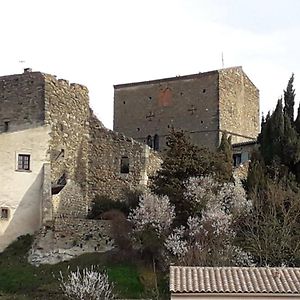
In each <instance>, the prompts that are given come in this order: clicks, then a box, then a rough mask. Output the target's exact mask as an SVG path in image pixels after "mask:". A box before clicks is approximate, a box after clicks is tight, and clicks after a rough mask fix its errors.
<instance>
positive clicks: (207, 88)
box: [114, 71, 219, 149]
mask: <svg viewBox="0 0 300 300" xmlns="http://www.w3.org/2000/svg"><path fill="white" fill-rule="evenodd" d="M172 128H175V129H182V130H184V131H186V132H187V133H188V134H189V135H190V137H191V139H192V141H194V142H195V143H197V144H198V145H202V146H207V147H210V148H215V147H216V146H217V145H218V142H219V140H218V72H217V71H212V72H207V73H199V74H194V75H188V76H182V77H180V76H179V77H174V78H166V79H161V80H152V81H148V82H141V83H132V84H122V85H116V86H115V94H114V130H115V131H118V132H120V133H123V134H125V135H127V136H130V137H133V138H134V139H136V140H137V141H139V142H142V143H146V141H147V136H148V135H150V136H152V138H153V137H154V135H155V134H157V135H158V136H159V144H160V149H164V148H165V146H166V137H167V136H168V134H169V132H170V130H171V129H172Z"/></svg>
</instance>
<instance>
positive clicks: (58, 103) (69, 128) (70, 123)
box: [44, 75, 89, 192]
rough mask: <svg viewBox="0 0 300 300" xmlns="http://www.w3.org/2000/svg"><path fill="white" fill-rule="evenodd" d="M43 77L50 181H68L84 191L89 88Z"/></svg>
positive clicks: (52, 77) (47, 76) (85, 187)
mask: <svg viewBox="0 0 300 300" xmlns="http://www.w3.org/2000/svg"><path fill="white" fill-rule="evenodd" d="M44 76H45V108H46V113H45V120H46V123H48V124H50V125H51V139H50V149H49V151H50V158H51V180H52V182H53V183H57V181H58V180H59V178H60V177H61V176H62V175H63V174H65V175H66V178H67V179H70V180H73V181H75V182H77V183H78V184H80V186H81V187H82V188H83V190H84V192H86V190H87V186H86V185H87V171H88V170H87V162H88V158H87V157H88V136H89V129H88V118H89V97H88V89H87V88H86V87H84V86H82V85H79V84H69V82H68V81H66V80H63V79H59V80H57V79H56V78H55V77H54V76H51V75H44Z"/></svg>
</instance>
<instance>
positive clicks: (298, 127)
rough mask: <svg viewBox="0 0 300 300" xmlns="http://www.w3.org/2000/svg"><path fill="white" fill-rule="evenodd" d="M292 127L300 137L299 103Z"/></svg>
mask: <svg viewBox="0 0 300 300" xmlns="http://www.w3.org/2000/svg"><path fill="white" fill-rule="evenodd" d="M294 126H295V129H296V131H297V133H298V135H300V103H299V106H298V113H297V118H296V120H295V123H294Z"/></svg>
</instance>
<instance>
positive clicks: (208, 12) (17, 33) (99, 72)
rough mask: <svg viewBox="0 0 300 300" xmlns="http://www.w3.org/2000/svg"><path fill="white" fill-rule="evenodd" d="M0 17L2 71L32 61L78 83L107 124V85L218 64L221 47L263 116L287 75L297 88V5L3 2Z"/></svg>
mask: <svg viewBox="0 0 300 300" xmlns="http://www.w3.org/2000/svg"><path fill="white" fill-rule="evenodd" d="M0 13H1V17H0V26H1V29H2V30H1V50H0V53H1V55H0V65H1V71H0V75H7V74H13V73H20V72H22V69H23V68H24V67H31V68H33V70H36V71H42V72H45V73H51V74H54V75H57V76H58V78H65V79H68V80H70V82H77V83H81V84H85V85H87V86H88V88H89V90H90V99H91V106H92V108H93V109H94V111H95V112H96V114H97V115H98V117H99V118H100V119H101V120H102V121H103V122H104V124H105V125H106V126H108V127H109V128H111V127H112V118H113V84H118V83H126V82H132V81H141V80H150V79H155V78H162V77H166V76H176V75H185V74H190V73H198V72H204V71H209V70H213V69H218V68H221V67H222V61H221V53H222V52H223V53H224V62H225V67H230V66H237V65H242V66H243V68H244V70H245V72H246V73H247V74H248V75H249V77H250V79H251V80H252V81H253V82H254V83H255V84H256V86H257V87H258V88H259V89H260V94H261V110H262V111H263V112H267V111H268V110H270V109H273V108H274V106H275V104H276V101H277V99H278V98H279V97H280V96H281V95H282V91H283V89H284V88H285V87H286V84H287V81H288V79H289V77H290V75H291V73H292V72H294V73H295V87H296V93H297V91H298V90H300V60H299V53H300V42H299V37H300V18H299V15H300V1H296V0H294V1H293V0H286V1H277V0H273V1H271V0H260V1H258V0H252V1H246V0H151V1H148V0H147V1H146V0H126V1H125V0H107V1H101V0H85V1H82V0H52V1H43V0H26V1H24V0H9V1H2V3H1V10H0ZM20 60H25V61H26V62H25V63H19V61H20ZM296 97H297V96H296Z"/></svg>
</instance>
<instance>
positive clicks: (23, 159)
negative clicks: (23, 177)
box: [18, 154, 30, 171]
mask: <svg viewBox="0 0 300 300" xmlns="http://www.w3.org/2000/svg"><path fill="white" fill-rule="evenodd" d="M18 170H26V171H29V170H30V155H29V154H19V155H18Z"/></svg>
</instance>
